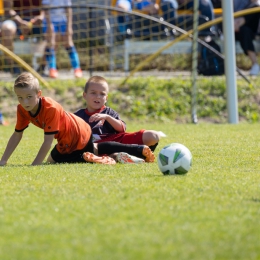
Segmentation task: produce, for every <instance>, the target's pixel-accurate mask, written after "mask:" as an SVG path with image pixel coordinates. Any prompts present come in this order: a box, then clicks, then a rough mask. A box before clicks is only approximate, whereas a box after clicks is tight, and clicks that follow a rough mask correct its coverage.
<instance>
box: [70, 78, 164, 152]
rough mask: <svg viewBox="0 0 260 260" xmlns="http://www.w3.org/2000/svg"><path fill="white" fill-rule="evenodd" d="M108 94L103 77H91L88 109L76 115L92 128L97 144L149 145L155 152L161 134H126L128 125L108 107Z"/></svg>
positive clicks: (87, 100) (151, 131) (86, 97)
mask: <svg viewBox="0 0 260 260" xmlns="http://www.w3.org/2000/svg"><path fill="white" fill-rule="evenodd" d="M108 92H109V87H108V83H107V81H106V80H105V79H104V78H103V77H101V76H93V77H91V78H90V79H89V80H88V81H87V83H86V85H85V88H84V92H83V98H84V99H85V101H86V103H87V108H83V109H80V110H78V111H77V112H76V113H75V115H77V116H79V117H80V118H82V119H83V120H84V121H86V122H87V123H88V124H89V125H90V126H91V128H92V133H93V136H94V138H96V139H95V142H97V143H101V142H107V141H115V142H119V143H123V144H139V145H147V146H149V147H150V149H151V150H152V151H154V150H155V148H156V146H157V145H158V142H159V140H160V136H161V135H160V133H159V132H158V131H154V130H145V129H142V130H139V131H137V132H131V133H129V132H126V123H125V122H124V121H123V120H121V118H120V116H119V114H118V113H117V112H116V111H115V110H113V109H112V108H110V107H108V106H106V102H107V98H108Z"/></svg>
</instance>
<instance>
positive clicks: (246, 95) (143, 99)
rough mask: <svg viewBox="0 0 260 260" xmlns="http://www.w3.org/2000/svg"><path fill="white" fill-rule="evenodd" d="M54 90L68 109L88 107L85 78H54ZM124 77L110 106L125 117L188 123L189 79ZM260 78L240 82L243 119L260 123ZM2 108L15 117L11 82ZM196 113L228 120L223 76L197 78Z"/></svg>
mask: <svg viewBox="0 0 260 260" xmlns="http://www.w3.org/2000/svg"><path fill="white" fill-rule="evenodd" d="M49 83H50V85H51V90H45V89H43V95H45V96H52V97H53V98H55V99H56V100H57V101H58V102H60V103H61V104H62V105H63V106H64V107H65V109H66V110H68V111H71V112H74V111H76V110H77V109H79V108H82V107H85V106H86V105H85V103H84V100H83V98H82V91H83V87H84V84H85V80H83V79H81V80H51V81H49ZM120 83H121V80H120V81H119V80H109V85H110V94H109V98H108V103H107V105H108V106H110V107H112V108H113V109H115V110H116V111H118V112H120V114H121V116H122V117H123V118H127V119H140V120H154V119H156V120H162V121H167V120H171V121H172V120H175V121H176V122H189V121H190V118H191V116H190V114H191V93H192V84H191V80H190V79H181V78H177V77H176V78H172V79H170V80H168V79H158V78H156V77H149V78H134V79H130V80H129V81H128V82H127V84H126V85H125V86H120ZM259 83H260V78H254V79H253V85H249V84H248V83H247V82H246V81H244V80H243V79H239V80H238V81H237V91H238V106H239V108H238V109H239V117H240V121H241V120H242V121H248V122H259V112H260V111H259V102H260V92H259V89H257V87H256V86H258V85H259ZM0 84H1V86H2V87H1V88H0V109H1V110H2V111H3V114H4V115H5V116H6V117H8V118H15V115H16V114H15V109H16V104H17V100H16V97H15V95H14V93H13V91H12V83H10V82H9V83H3V82H0ZM196 85H197V98H196V100H197V107H196V108H197V116H198V117H199V119H200V120H206V121H209V122H218V123H222V122H227V116H228V114H227V113H228V111H227V102H226V100H227V96H226V82H225V78H224V77H198V80H197V82H196Z"/></svg>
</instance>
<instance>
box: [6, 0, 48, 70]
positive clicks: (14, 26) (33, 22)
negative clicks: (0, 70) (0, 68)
mask: <svg viewBox="0 0 260 260" xmlns="http://www.w3.org/2000/svg"><path fill="white" fill-rule="evenodd" d="M4 10H5V15H4V16H5V21H4V22H3V23H2V24H1V42H2V44H3V45H4V46H5V47H6V48H8V49H9V50H10V51H13V50H14V45H13V41H14V38H15V36H16V34H18V35H19V36H23V37H26V36H28V35H30V34H33V35H38V36H40V34H41V23H42V21H43V17H44V14H43V12H42V11H40V0H31V1H30V0H13V1H12V0H11V1H10V0H4ZM4 62H5V64H6V65H7V70H8V71H10V72H11V73H13V74H19V73H20V72H21V71H20V68H19V67H18V65H16V64H14V62H13V60H12V59H11V58H9V56H7V55H5V54H4Z"/></svg>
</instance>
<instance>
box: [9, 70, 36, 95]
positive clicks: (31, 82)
mask: <svg viewBox="0 0 260 260" xmlns="http://www.w3.org/2000/svg"><path fill="white" fill-rule="evenodd" d="M14 88H30V89H32V90H35V91H36V92H38V91H39V90H40V84H39V81H38V79H37V78H35V77H34V76H33V75H32V74H31V73H29V72H23V73H22V74H20V75H19V76H18V77H17V79H16V80H15V82H14Z"/></svg>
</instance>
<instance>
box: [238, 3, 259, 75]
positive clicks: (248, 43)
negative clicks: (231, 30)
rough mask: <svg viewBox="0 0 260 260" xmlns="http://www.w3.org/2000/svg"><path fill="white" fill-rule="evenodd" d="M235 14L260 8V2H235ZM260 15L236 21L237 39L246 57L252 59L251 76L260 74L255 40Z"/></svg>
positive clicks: (248, 16)
mask: <svg viewBox="0 0 260 260" xmlns="http://www.w3.org/2000/svg"><path fill="white" fill-rule="evenodd" d="M233 4H234V12H238V11H241V10H244V9H248V8H253V7H257V6H260V1H259V0H233ZM259 18H260V13H259V12H258V13H253V14H249V15H245V16H242V17H238V18H236V19H235V20H234V27H235V37H236V40H237V41H239V43H240V45H241V47H242V49H243V51H244V53H245V55H247V56H248V58H249V59H250V61H251V63H252V66H251V69H250V71H249V74H250V75H252V76H254V75H258V74H259V72H260V67H259V64H258V62H257V55H256V51H255V46H254V43H253V40H254V39H255V36H256V34H257V30H258V24H259Z"/></svg>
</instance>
